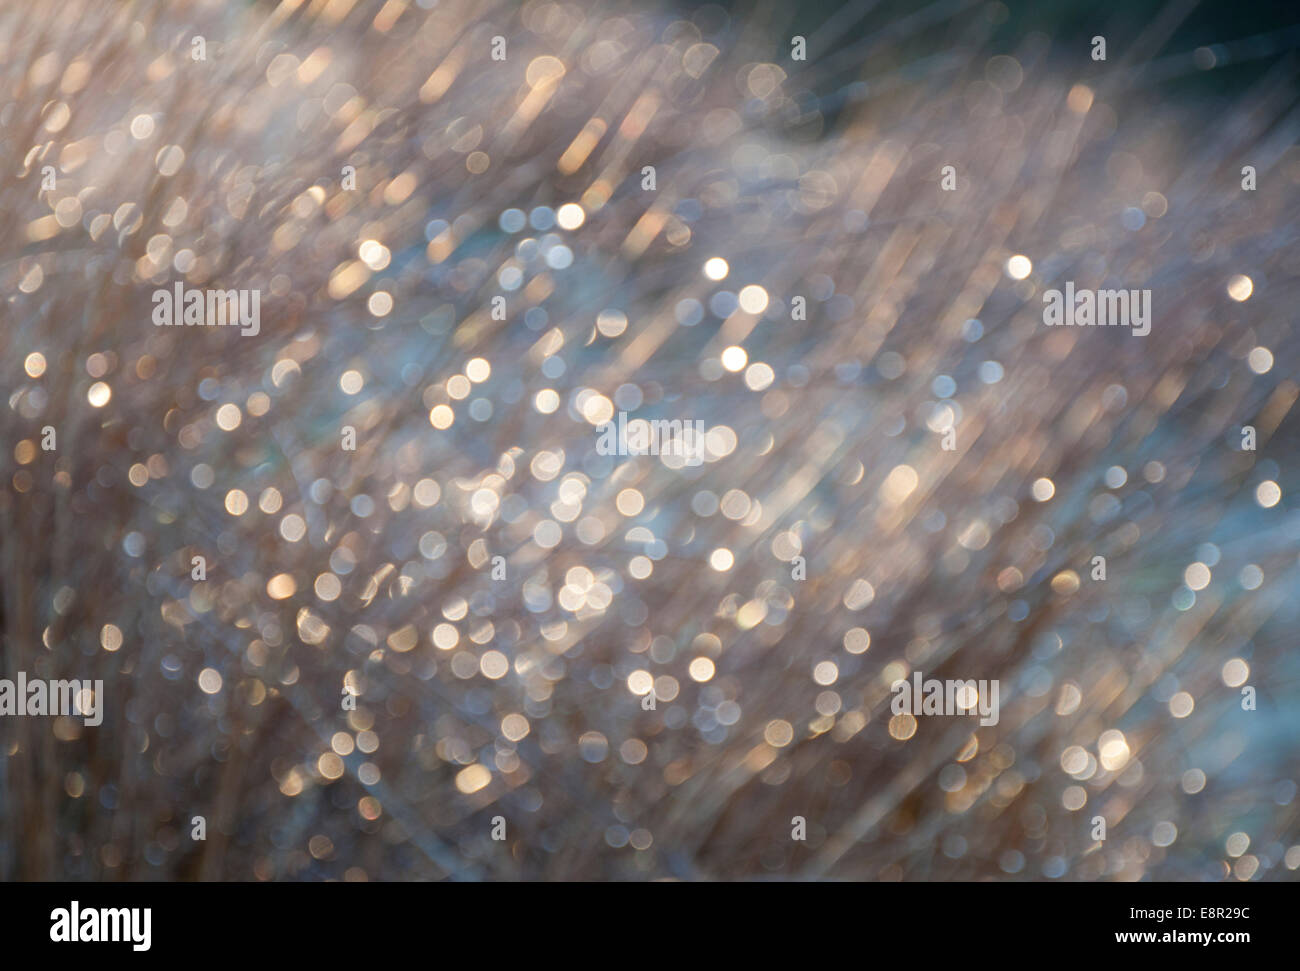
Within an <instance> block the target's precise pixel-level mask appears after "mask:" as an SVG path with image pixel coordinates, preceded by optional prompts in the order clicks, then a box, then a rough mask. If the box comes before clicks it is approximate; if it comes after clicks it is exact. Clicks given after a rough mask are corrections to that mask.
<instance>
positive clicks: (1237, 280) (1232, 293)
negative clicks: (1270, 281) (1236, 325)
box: [1228, 273, 1255, 303]
mask: <svg viewBox="0 0 1300 971" xmlns="http://www.w3.org/2000/svg"><path fill="white" fill-rule="evenodd" d="M1254 292H1255V281H1254V280H1252V279H1251V278H1250V277H1248V276H1246V275H1245V274H1244V273H1237V274H1235V275H1234V276H1233V277H1232V278H1231V279H1230V280H1229V281H1228V296H1229V297H1231V298H1232V299H1233V300H1235V301H1237V303H1244V302H1245V301H1247V300H1249V299H1250V295H1251V294H1252V293H1254Z"/></svg>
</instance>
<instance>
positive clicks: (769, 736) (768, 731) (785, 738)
mask: <svg viewBox="0 0 1300 971" xmlns="http://www.w3.org/2000/svg"><path fill="white" fill-rule="evenodd" d="M763 740H764V741H765V742H767V744H768V745H771V746H772V747H773V748H785V747H786V746H787V745H789V744H790V743H791V742H792V741H794V726H793V725H791V724H790V723H789V722H788V721H786V720H785V719H784V718H774V719H772V720H771V721H770V722H768V723H767V727H766V728H764V729H763Z"/></svg>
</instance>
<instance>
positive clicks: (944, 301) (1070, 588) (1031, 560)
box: [0, 0, 1300, 880]
mask: <svg viewBox="0 0 1300 971" xmlns="http://www.w3.org/2000/svg"><path fill="white" fill-rule="evenodd" d="M1122 6H1123V9H1122V10H1119V11H1116V12H1115V13H1113V14H1112V13H1109V12H1106V11H1105V10H1104V9H1099V7H1100V5H1097V4H1064V5H1051V4H1033V5H1028V6H1026V8H1025V9H1021V8H1019V7H1008V6H1004V5H1003V4H1000V3H991V4H990V3H969V2H940V3H935V4H930V5H919V4H916V5H914V4H907V5H904V4H889V3H884V4H879V5H876V4H871V3H861V4H853V5H847V6H844V7H836V6H834V5H831V4H826V3H800V4H790V5H786V4H777V3H772V4H766V5H763V4H757V5H734V6H730V7H719V6H715V5H710V6H695V5H687V6H674V5H673V4H672V3H671V2H666V3H663V4H627V3H606V2H593V3H586V2H584V3H555V2H528V3H524V4H513V3H496V4H491V3H482V2H478V0H461V2H456V0H439V2H438V3H436V4H433V3H431V2H408V0H386V2H383V0H381V2H365V0H355V2H354V0H296V2H295V0H284V2H279V3H226V2H210V3H199V2H194V3H183V2H176V3H130V2H125V3H106V2H100V0H96V2H84V3H78V2H73V0H66V2H64V0H61V2H55V3H42V4H32V3H28V2H22V0H6V2H3V3H0V158H2V159H3V168H2V169H0V202H2V203H3V205H2V206H0V342H3V348H4V353H3V357H2V358H0V361H2V363H0V375H3V377H0V387H3V391H4V395H5V401H4V410H3V420H2V425H3V449H2V450H0V464H2V465H3V468H2V469H0V483H2V486H3V488H2V489H0V529H2V530H3V533H2V535H0V544H2V545H0V553H2V556H3V560H2V564H3V581H2V584H3V598H2V600H0V635H2V637H3V644H2V649H0V676H4V677H10V678H12V677H14V676H15V675H16V673H17V672H18V671H20V670H22V671H26V672H27V673H28V675H29V676H31V677H46V678H56V677H59V678H90V679H103V681H104V697H103V699H102V701H103V705H104V708H105V717H104V722H103V724H102V725H101V726H100V727H97V728H85V727H83V726H82V724H81V721H80V720H79V719H75V720H74V719H53V718H44V719H42V718H4V719H0V878H3V879H8V880H15V879H57V878H64V879H86V880H92V879H93V880H140V879H176V880H193V879H203V880H218V879H221V880H322V879H344V880H366V879H371V880H375V879H384V880H429V879H447V878H453V879H652V878H681V879H736V878H744V879H754V878H775V879H807V878H813V877H829V878H836V879H846V878H851V879H868V880H876V879H884V880H899V879H904V880H927V879H928V880H949V879H1016V880H1135V879H1143V878H1154V879H1162V880H1224V879H1233V880H1277V879H1288V878H1292V877H1294V871H1296V870H1297V868H1300V825H1297V816H1298V812H1300V810H1298V806H1300V803H1298V802H1297V792H1296V782H1297V774H1298V773H1300V759H1298V754H1300V745H1298V743H1297V735H1298V733H1300V654H1298V653H1297V651H1296V650H1295V630H1296V626H1297V623H1298V622H1300V609H1298V607H1297V597H1296V594H1297V590H1298V589H1300V580H1298V577H1297V551H1298V549H1300V547H1298V544H1297V540H1300V511H1298V510H1297V506H1296V501H1295V498H1294V496H1295V492H1296V489H1297V487H1298V483H1297V471H1298V463H1297V458H1296V446H1297V439H1298V437H1300V436H1298V435H1297V423H1296V417H1295V402H1296V398H1297V395H1298V394H1300V388H1297V385H1296V383H1295V373H1296V366H1297V364H1300V339H1298V338H1297V335H1296V332H1295V326H1294V324H1295V320H1296V306H1297V299H1298V297H1300V289H1298V288H1297V285H1296V278H1297V272H1296V271H1297V264H1298V262H1300V256H1298V255H1297V254H1298V253H1300V250H1297V248H1296V246H1295V241H1296V235H1297V225H1298V223H1297V216H1298V215H1300V205H1298V204H1297V203H1298V201H1300V151H1297V149H1296V147H1295V142H1296V133H1297V128H1298V127H1300V126H1298V125H1297V121H1298V116H1297V101H1296V94H1297V88H1296V76H1297V74H1296V72H1297V64H1296V48H1297V45H1298V44H1300V35H1298V33H1297V30H1296V27H1295V24H1294V21H1295V20H1296V17H1295V15H1294V14H1293V13H1288V12H1287V11H1286V8H1285V7H1281V6H1279V7H1270V6H1268V5H1250V6H1246V5H1227V4H1223V5H1219V6H1217V7H1214V6H1198V5H1196V4H1191V3H1183V4H1177V3H1175V4H1158V3H1136V4H1125V5H1122ZM796 33H797V34H801V35H803V36H805V37H806V38H807V40H808V60H807V61H806V62H792V61H791V59H790V38H791V36H792V35H794V34H796ZM1095 34H1102V35H1104V36H1105V37H1106V39H1107V45H1108V51H1107V53H1108V58H1107V60H1106V61H1105V62H1093V61H1091V60H1090V59H1089V57H1088V52H1089V50H1090V48H1091V43H1090V41H1091V38H1092V36H1093V35H1095ZM497 35H499V36H502V37H504V38H505V39H506V42H507V57H506V60H505V61H504V62H495V61H493V60H492V59H491V57H490V50H491V39H492V37H494V36H497ZM195 36H202V37H203V38H204V41H205V44H206V53H207V59H206V60H205V61H195V60H193V59H192V57H191V51H192V50H193V47H192V39H193V38H194V37H195ZM47 165H48V166H53V167H54V169H55V171H56V175H57V184H56V187H55V188H54V189H52V190H49V189H43V188H42V172H43V168H44V167H45V166H47ZM346 165H350V166H353V167H355V172H356V183H357V188H356V190H355V191H346V190H344V189H342V188H341V186H340V180H341V175H342V171H343V167H344V166H346ZM645 165H654V166H655V167H656V176H657V187H656V189H655V191H654V192H647V191H643V190H642V187H641V182H642V175H641V172H642V167H643V166H645ZM944 165H953V166H955V168H956V170H957V174H958V187H957V190H956V191H954V192H943V191H940V189H939V178H940V169H941V167H942V166H944ZM1244 165H1252V166H1254V167H1255V168H1256V169H1257V171H1258V189H1257V190H1256V191H1254V192H1248V191H1243V190H1242V187H1241V169H1242V166H1244ZM181 279H183V280H184V281H186V283H187V285H189V286H193V287H204V286H208V287H218V288H223V289H224V288H247V289H259V290H260V291H261V293H262V307H261V313H262V318H261V333H260V334H259V335H258V336H256V337H241V336H239V335H238V334H237V333H236V332H235V331H233V330H232V331H229V332H228V331H226V330H224V329H222V330H215V329H214V330H206V329H200V328H185V329H181V328H175V329H164V328H155V327H154V326H153V325H152V324H151V322H150V313H151V311H152V303H151V300H150V295H151V293H152V291H153V290H154V289H155V288H156V287H160V286H167V287H169V286H171V285H172V283H173V282H174V281H176V280H181ZM1067 279H1068V280H1074V281H1075V282H1076V283H1077V284H1078V285H1079V286H1080V287H1083V286H1091V287H1125V288H1129V287H1132V288H1150V289H1151V291H1152V294H1153V296H1152V301H1153V305H1154V321H1153V324H1152V332H1151V335H1150V336H1149V337H1147V338H1145V339H1141V338H1136V337H1133V336H1132V335H1130V334H1129V333H1128V331H1127V330H1126V329H1123V328H1113V329H1110V330H1098V329H1066V328H1047V327H1044V326H1043V324H1042V317H1041V313H1042V302H1041V299H1042V292H1043V291H1044V290H1045V289H1048V288H1052V287H1057V288H1059V287H1061V286H1063V283H1064V281H1065V280H1067ZM796 295H799V296H803V297H805V298H806V300H807V303H808V315H807V320H806V321H794V320H792V319H791V312H790V307H791V304H792V300H793V298H794V297H795V296H796ZM495 296H503V297H504V298H505V302H506V307H507V319H506V320H504V321H502V320H495V319H493V317H492V315H491V312H490V310H491V301H492V298H493V297H495ZM619 410H623V411H626V412H628V413H629V414H631V415H635V416H638V417H647V418H665V419H674V418H676V419H689V420H694V419H700V420H703V421H704V422H705V423H706V425H707V427H708V428H709V429H710V432H709V438H708V448H709V451H708V455H707V461H706V462H705V464H704V465H703V466H702V467H699V468H684V467H681V463H680V462H677V461H675V460H673V459H672V458H671V457H670V458H669V459H668V460H667V461H664V460H661V459H659V458H654V457H640V458H623V459H617V458H610V457H606V456H600V455H598V454H597V453H596V447H595V446H596V437H597V436H596V425H597V424H599V423H600V422H601V421H603V420H605V419H606V418H607V417H609V416H610V415H612V414H615V413H616V412H618V411H619ZM1246 424H1249V425H1253V426H1254V427H1255V428H1256V429H1257V430H1258V450H1257V451H1255V452H1247V451H1242V449H1241V427H1242V426H1243V425H1246ZM47 425H49V426H53V427H54V428H55V429H56V430H57V435H58V439H57V442H58V447H57V451H55V452H45V451H42V450H41V448H40V439H41V429H42V428H43V427H44V426H47ZM344 426H351V427H353V428H355V429H356V432H357V449H356V451H355V452H349V451H345V450H343V449H342V448H341V429H342V428H343V427H344ZM948 428H955V429H956V443H957V447H956V449H955V450H953V451H945V450H943V449H942V448H941V447H940V442H941V438H942V435H943V433H944V431H945V430H946V429H948ZM200 555H201V556H203V557H205V558H206V561H207V580H206V581H203V582H197V583H196V582H194V581H192V580H191V573H190V571H191V562H192V558H193V557H195V556H200ZM1099 555H1100V556H1105V557H1106V559H1107V579H1106V580H1105V581H1095V580H1093V579H1092V578H1091V571H1092V558H1093V557H1094V556H1099ZM497 556H500V557H503V558H504V564H505V569H506V574H505V578H504V579H493V576H492V573H493V567H492V563H493V558H494V557H497ZM796 557H803V558H804V562H806V570H807V578H806V579H804V580H796V579H793V578H792V564H793V563H796V562H798V561H796V560H795V558H796ZM913 670H921V671H923V672H924V673H925V675H926V676H927V677H931V676H933V677H939V678H970V679H994V678H996V679H999V680H1000V682H1001V699H1000V700H1001V719H1000V721H999V723H998V724H997V725H996V726H990V727H980V726H979V725H978V722H977V721H976V720H975V719H970V718H938V717H930V718H927V717H922V718H919V719H912V718H910V716H899V717H894V716H892V715H891V713H890V711H889V701H890V698H891V695H890V693H889V685H890V684H891V683H892V682H893V681H894V680H895V679H896V678H898V677H906V676H908V675H909V674H910V672H912V671H913ZM1243 686H1250V687H1253V688H1254V689H1255V691H1256V693H1257V708H1256V710H1253V711H1246V710H1243V709H1242V707H1241V688H1242V687H1243ZM649 692H653V693H654V695H655V698H656V703H655V706H654V710H645V709H644V708H643V706H642V698H643V696H644V695H646V694H647V693H649ZM345 697H350V698H351V699H353V700H355V710H344V707H343V705H342V704H341V702H342V700H343V699H344V698H345ZM1098 815H1100V816H1104V817H1105V819H1106V821H1107V825H1108V833H1107V839H1106V840H1105V841H1104V842H1103V843H1099V842H1096V841H1094V840H1093V839H1092V838H1091V831H1092V828H1093V827H1092V818H1093V817H1094V816H1098ZM195 816H203V817H205V819H206V820H207V839H206V841H203V842H196V841H194V840H192V839H191V820H192V819H193V817H195ZM794 816H802V817H805V819H806V820H807V840H806V841H804V842H797V841H792V839H791V820H792V817H794ZM494 817H502V818H504V820H505V821H506V832H507V839H506V840H504V841H494V840H493V839H491V830H492V820H493V819H494Z"/></svg>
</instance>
